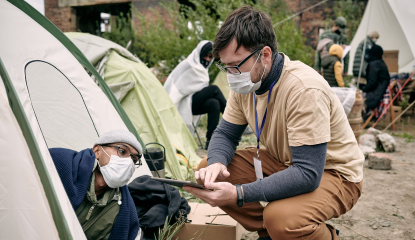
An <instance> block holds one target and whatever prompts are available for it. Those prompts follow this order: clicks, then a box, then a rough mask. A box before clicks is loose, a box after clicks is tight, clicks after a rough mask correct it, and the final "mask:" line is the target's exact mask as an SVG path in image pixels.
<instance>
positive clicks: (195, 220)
mask: <svg viewBox="0 0 415 240" xmlns="http://www.w3.org/2000/svg"><path fill="white" fill-rule="evenodd" d="M189 205H190V207H191V208H192V209H191V211H190V213H189V215H188V216H187V217H188V219H189V220H192V222H191V223H186V224H185V225H184V226H183V227H182V229H181V230H180V232H179V233H178V234H176V236H174V237H173V239H178V240H188V239H197V237H198V236H199V235H200V234H202V232H203V230H204V229H205V228H206V226H208V225H209V223H211V222H212V221H213V222H212V224H211V225H210V226H209V227H207V229H206V231H205V232H204V234H202V236H201V237H200V238H199V240H202V239H203V240H233V239H235V240H240V239H241V237H242V233H243V232H244V231H245V229H244V228H243V227H242V225H241V224H239V223H238V222H237V221H235V220H234V219H233V218H231V217H230V216H229V215H227V214H226V213H225V212H224V211H222V210H221V209H220V208H218V207H211V206H210V205H209V204H202V203H189ZM215 217H216V218H215Z"/></svg>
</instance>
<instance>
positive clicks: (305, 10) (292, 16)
mask: <svg viewBox="0 0 415 240" xmlns="http://www.w3.org/2000/svg"><path fill="white" fill-rule="evenodd" d="M327 1H328V0H323V1H321V2H319V3H316V4H314V5H313V6H311V7H308V8H306V9H304V10H302V11H300V12H298V13H296V14H293V15H291V16H290V17H288V18H286V19H284V20H282V21H279V22H277V23H276V24H274V25H273V26H272V27H276V26H278V25H280V24H281V23H284V22H286V21H288V20H290V19H293V18H295V17H297V16H298V15H300V14H301V13H303V12H307V11H308V10H310V9H313V8H315V7H317V6H319V5H321V4H323V3H325V2H327Z"/></svg>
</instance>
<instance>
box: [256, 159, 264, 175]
mask: <svg viewBox="0 0 415 240" xmlns="http://www.w3.org/2000/svg"><path fill="white" fill-rule="evenodd" d="M254 167H255V174H256V179H264V174H263V173H262V164H261V160H259V159H258V158H256V157H254Z"/></svg>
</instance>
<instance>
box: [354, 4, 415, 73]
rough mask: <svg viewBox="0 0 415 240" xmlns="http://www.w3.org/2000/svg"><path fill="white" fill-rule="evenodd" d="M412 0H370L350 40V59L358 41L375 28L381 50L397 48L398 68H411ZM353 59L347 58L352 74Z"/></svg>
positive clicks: (414, 42)
mask: <svg viewBox="0 0 415 240" xmlns="http://www.w3.org/2000/svg"><path fill="white" fill-rule="evenodd" d="M414 21H415V1H414V0H370V1H369V2H368V4H367V6H366V10H365V13H364V15H363V18H362V21H361V22H360V25H359V28H358V29H357V32H356V34H355V36H354V38H353V40H352V42H351V46H352V49H351V51H350V59H354V54H355V52H356V48H357V46H358V45H359V43H360V42H361V41H362V40H363V39H365V37H366V36H367V34H368V33H369V32H370V31H372V30H376V31H378V33H379V36H380V37H379V39H378V41H377V42H376V44H378V45H380V46H381V47H382V48H383V50H384V51H392V50H399V58H398V65H399V72H412V71H413V66H414V65H415V58H414V56H415V31H414V26H413V25H414V24H413V23H414ZM352 70H353V61H352V60H351V61H349V72H348V74H350V75H352V74H353V73H352Z"/></svg>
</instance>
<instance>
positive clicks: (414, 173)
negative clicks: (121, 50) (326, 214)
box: [198, 114, 415, 240]
mask: <svg viewBox="0 0 415 240" xmlns="http://www.w3.org/2000/svg"><path fill="white" fill-rule="evenodd" d="M414 120H415V115H413V114H408V115H404V117H403V118H402V121H400V122H399V123H397V124H396V130H395V131H392V130H388V131H387V132H388V133H389V134H392V135H395V136H394V138H395V140H396V142H397V148H396V151H395V152H393V153H387V154H389V155H390V156H391V157H392V169H391V170H387V171H385V170H373V169H369V168H368V167H367V161H366V163H365V167H364V182H363V193H362V196H361V198H360V199H359V201H358V202H357V204H356V205H355V206H354V208H353V209H352V210H350V211H349V212H348V213H346V214H345V215H343V216H341V217H340V218H337V219H332V220H330V221H328V222H327V223H329V224H332V225H333V226H335V227H336V229H339V230H340V239H344V240H346V239H348V240H349V239H353V240H354V239H356V240H358V239H359V240H360V239H411V240H415V142H414V141H413V139H414V138H415V123H414V122H415V121H414ZM202 124H203V123H202ZM371 125H373V123H372V124H371ZM385 126H386V123H383V122H381V123H379V124H378V125H377V126H376V128H377V129H379V130H383V128H384V127H385ZM205 131H206V130H204V128H203V125H202V127H201V128H199V132H200V135H201V136H202V142H204V139H203V136H204V134H205ZM399 136H404V137H405V138H402V137H399ZM255 141H256V139H255V136H254V134H251V135H249V136H244V137H243V138H242V141H241V145H240V146H239V147H238V148H245V147H247V146H255ZM198 153H199V154H200V155H201V156H204V155H206V151H203V150H199V151H198ZM257 238H258V235H257V234H256V233H254V232H245V233H244V235H243V236H242V239H246V240H254V239H257Z"/></svg>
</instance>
